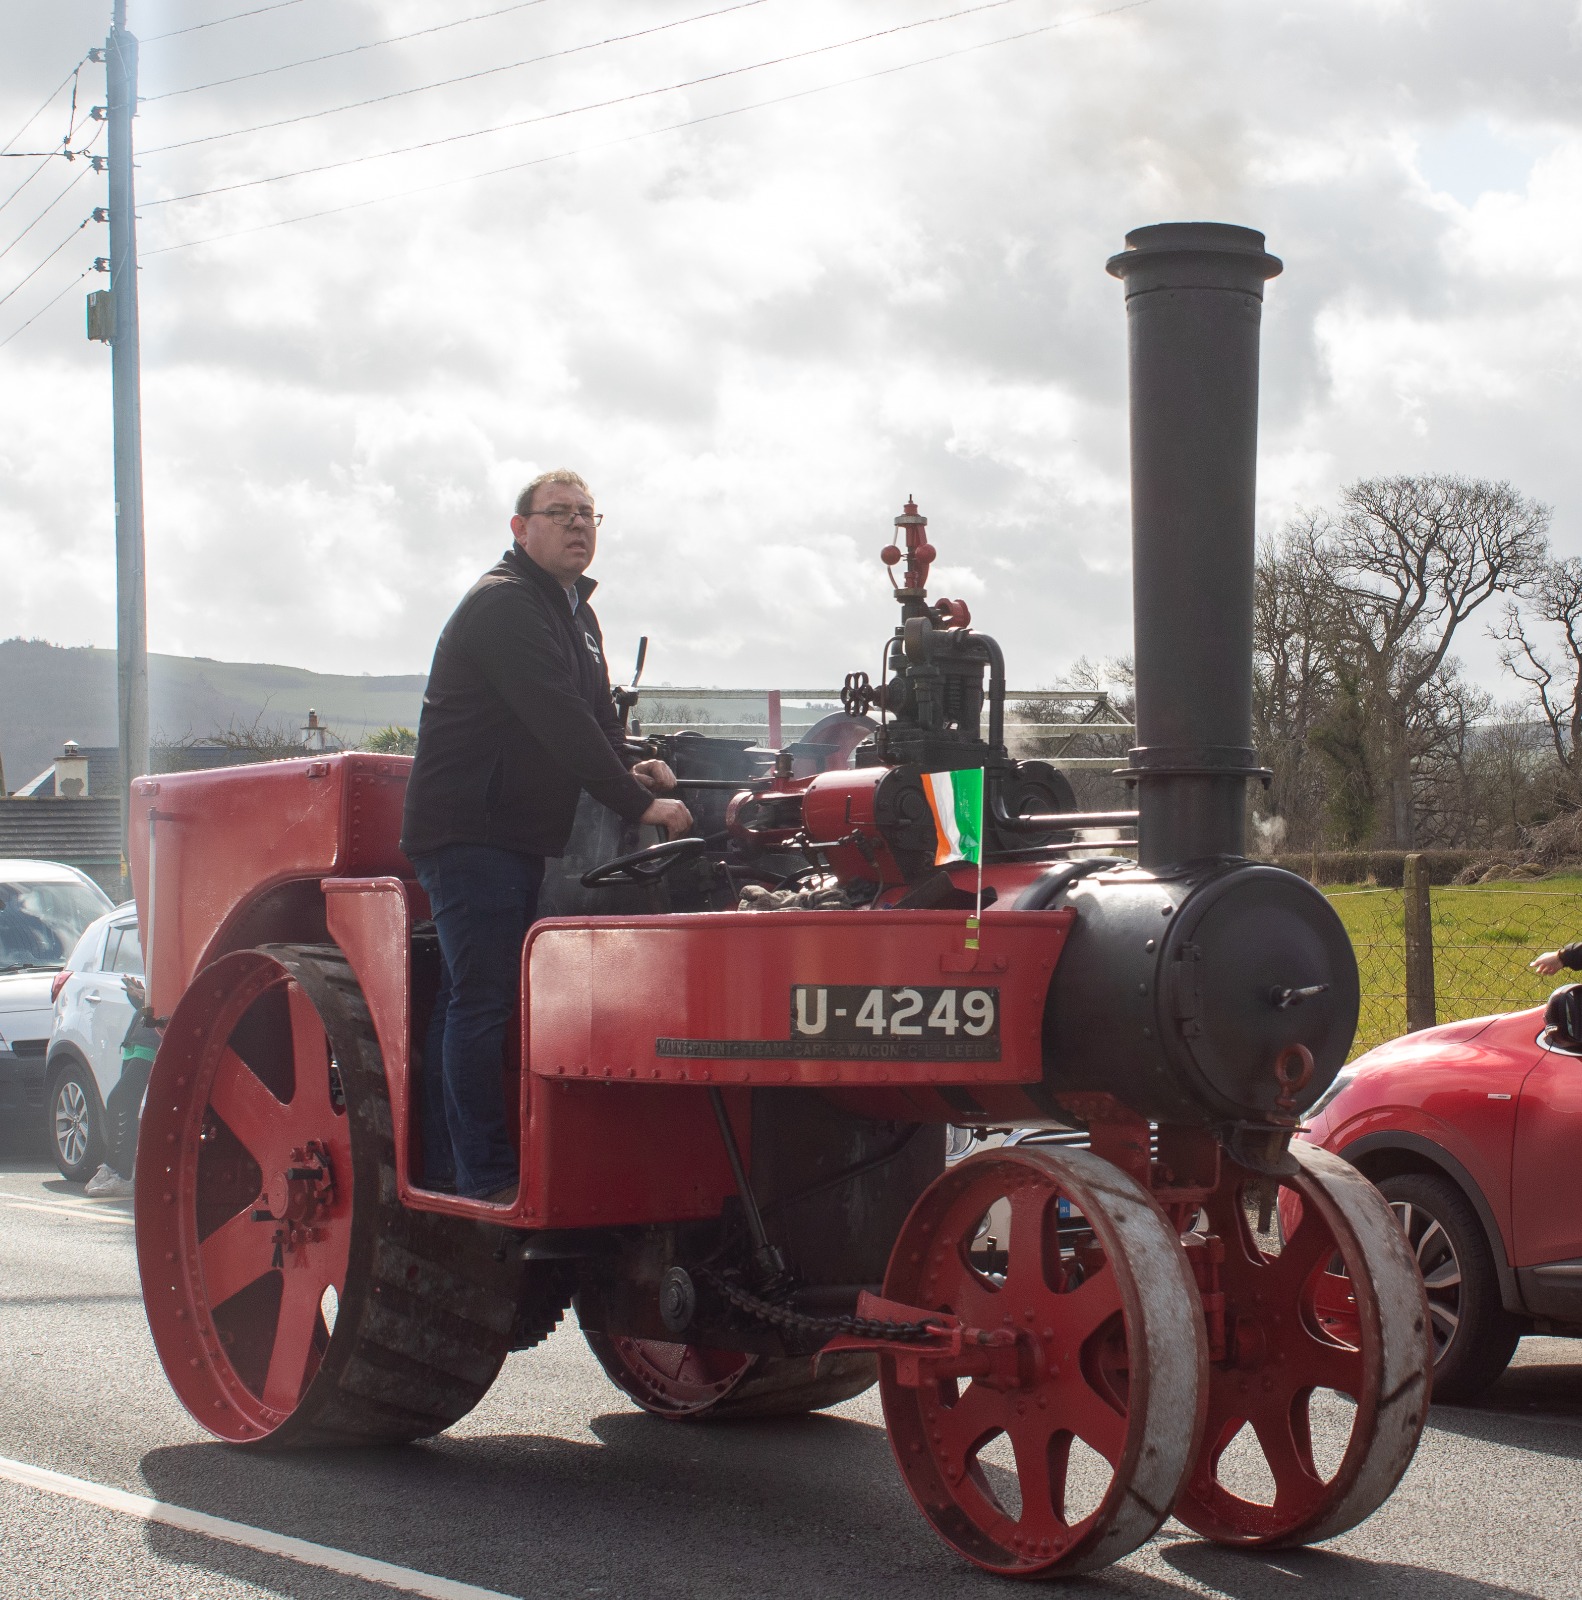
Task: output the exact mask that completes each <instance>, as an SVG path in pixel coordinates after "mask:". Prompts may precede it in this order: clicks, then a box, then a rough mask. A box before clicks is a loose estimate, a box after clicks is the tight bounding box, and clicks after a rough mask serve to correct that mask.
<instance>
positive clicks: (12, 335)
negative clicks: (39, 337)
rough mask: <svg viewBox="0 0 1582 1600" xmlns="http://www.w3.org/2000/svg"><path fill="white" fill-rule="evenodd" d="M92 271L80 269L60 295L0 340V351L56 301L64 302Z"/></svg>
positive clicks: (47, 302) (88, 268) (90, 268)
mask: <svg viewBox="0 0 1582 1600" xmlns="http://www.w3.org/2000/svg"><path fill="white" fill-rule="evenodd" d="M92 271H93V268H92V267H84V268H83V269H82V271H81V272H79V273H78V274H77V276H76V277H75V278H73V279H72V280H71V282H70V283H68V284H67V285H66V287H65V288H64V289H62V290H61V292H60V293H59V294H58V295H56V296H55V298H54V299H53V300H46V301H45V302H44V304H43V305H41V306H40V307H39V308H38V310H37V311H35V312H34V313H33V315H32V316H31V317H29V318H28V319H27V321H26V322H24V323H23V324H22V326H21V327H20V328H13V329H12V330H11V332H10V333H8V334H7V335H6V336H5V338H3V339H0V350H4V349H5V347H6V346H7V345H8V344H10V343H11V341H12V340H13V339H14V338H16V336H17V335H18V334H19V333H21V332H23V331H24V330H25V329H28V328H31V327H32V326H33V324H34V323H35V322H37V321H38V319H39V318H40V317H42V316H43V315H44V313H45V312H46V311H48V310H49V308H50V307H51V306H52V305H54V304H55V303H56V302H57V301H60V300H64V299H65V298H66V296H67V295H69V294H70V293H71V291H72V290H73V289H75V288H76V287H77V285H78V284H79V283H81V282H82V280H83V279H84V278H86V277H87V276H88V274H89V273H90V272H92Z"/></svg>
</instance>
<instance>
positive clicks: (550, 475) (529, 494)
mask: <svg viewBox="0 0 1582 1600" xmlns="http://www.w3.org/2000/svg"><path fill="white" fill-rule="evenodd" d="M546 483H569V484H571V485H572V487H573V488H577V489H581V490H582V492H583V493H584V494H585V495H587V496H588V498H589V499H590V500H591V499H592V498H593V490H591V489H590V488H589V487H588V486H587V484H586V483H585V482H584V481H583V478H582V475H581V474H580V473H577V472H573V471H572V470H571V469H570V468H569V467H556V468H555V469H554V470H553V471H552V472H541V473H539V475H538V476H537V477H536V478H534V479H533V481H532V482H531V483H530V484H528V486H527V487H526V488H525V489H523V490H522V492H521V493H520V494H519V495H518V496H517V497H516V514H517V516H519V517H525V516H529V515H530V514H531V513H532V510H533V491H534V490H535V489H537V488H539V487H540V486H541V485H543V484H546Z"/></svg>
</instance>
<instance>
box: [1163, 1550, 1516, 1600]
mask: <svg viewBox="0 0 1582 1600" xmlns="http://www.w3.org/2000/svg"><path fill="white" fill-rule="evenodd" d="M1159 1554H1160V1556H1161V1557H1162V1558H1163V1559H1164V1561H1165V1562H1166V1563H1167V1564H1168V1565H1170V1566H1171V1567H1173V1568H1174V1569H1175V1570H1176V1571H1177V1572H1179V1573H1180V1574H1181V1576H1182V1577H1184V1578H1189V1579H1190V1580H1191V1581H1192V1582H1193V1583H1194V1584H1201V1585H1202V1586H1203V1587H1205V1588H1207V1589H1209V1590H1211V1591H1212V1592H1213V1593H1214V1594H1217V1595H1224V1596H1226V1597H1227V1600H1372V1597H1375V1596H1377V1597H1378V1600H1400V1597H1401V1596H1402V1595H1410V1596H1412V1600H1533V1596H1532V1594H1531V1593H1530V1591H1528V1590H1526V1589H1507V1588H1506V1587H1504V1586H1503V1585H1502V1584H1495V1583H1484V1582H1482V1581H1481V1580H1480V1579H1477V1578H1460V1577H1456V1576H1455V1575H1454V1574H1451V1573H1445V1572H1430V1571H1428V1570H1427V1569H1426V1568H1423V1567H1415V1566H1407V1565H1404V1564H1403V1563H1400V1562H1395V1561H1368V1560H1364V1559H1362V1558H1360V1557H1357V1556H1346V1555H1340V1554H1339V1553H1338V1552H1336V1551H1334V1550H1273V1551H1268V1552H1260V1551H1256V1550H1227V1549H1224V1548H1222V1547H1221V1546H1219V1545H1213V1544H1205V1543H1200V1542H1196V1541H1193V1542H1185V1543H1181V1544H1167V1545H1164V1546H1162V1547H1161V1548H1160V1550H1159Z"/></svg>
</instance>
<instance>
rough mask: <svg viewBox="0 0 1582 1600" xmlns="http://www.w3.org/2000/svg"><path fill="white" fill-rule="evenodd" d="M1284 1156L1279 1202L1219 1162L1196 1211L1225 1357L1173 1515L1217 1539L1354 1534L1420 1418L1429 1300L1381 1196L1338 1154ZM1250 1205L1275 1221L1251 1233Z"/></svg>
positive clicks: (1268, 1540) (1259, 1541) (1392, 1477)
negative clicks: (1219, 1249) (1206, 1243)
mask: <svg viewBox="0 0 1582 1600" xmlns="http://www.w3.org/2000/svg"><path fill="white" fill-rule="evenodd" d="M1291 1153H1292V1155H1294V1156H1295V1157H1296V1159H1297V1162H1298V1163H1299V1167H1300V1170H1299V1171H1298V1172H1297V1173H1296V1174H1294V1175H1293V1176H1291V1177H1289V1178H1281V1179H1279V1180H1278V1181H1279V1184H1280V1192H1279V1195H1278V1197H1270V1196H1268V1195H1267V1193H1261V1192H1260V1187H1259V1180H1255V1179H1254V1178H1253V1175H1252V1174H1251V1173H1248V1172H1245V1171H1243V1170H1242V1169H1240V1168H1237V1167H1232V1166H1229V1165H1227V1167H1226V1169H1225V1178H1224V1180H1223V1181H1222V1182H1221V1184H1220V1187H1219V1189H1218V1190H1217V1191H1216V1192H1215V1194H1214V1195H1213V1197H1212V1198H1211V1199H1210V1200H1209V1202H1208V1204H1207V1205H1206V1206H1205V1207H1204V1210H1205V1212H1206V1214H1207V1219H1208V1231H1209V1233H1210V1235H1211V1236H1217V1238H1218V1239H1219V1241H1220V1242H1221V1244H1222V1245H1223V1250H1224V1261H1223V1263H1222V1265H1221V1267H1220V1286H1221V1288H1222V1290H1223V1292H1224V1307H1225V1359H1224V1360H1222V1361H1216V1362H1215V1363H1213V1365H1212V1366H1211V1367H1210V1369H1209V1402H1208V1412H1209V1414H1208V1426H1207V1428H1206V1429H1205V1431H1204V1435H1203V1448H1202V1451H1201V1453H1200V1454H1199V1456H1198V1459H1197V1461H1196V1462H1195V1463H1194V1465H1193V1469H1192V1476H1191V1478H1190V1480H1189V1481H1188V1484H1187V1489H1186V1492H1185V1493H1184V1494H1183V1495H1182V1497H1181V1499H1180V1500H1179V1501H1178V1502H1177V1503H1176V1508H1175V1514H1176V1516H1177V1517H1178V1518H1179V1519H1180V1520H1181V1521H1182V1522H1184V1523H1185V1524H1186V1525H1187V1526H1188V1527H1189V1528H1192V1529H1193V1530H1195V1531H1196V1532H1198V1533H1201V1534H1203V1535H1205V1536H1206V1537H1207V1538H1210V1539H1213V1540H1216V1541H1217V1542H1218V1543H1220V1544H1233V1545H1294V1544H1311V1543H1313V1542H1314V1541H1316V1540H1319V1539H1328V1538H1331V1537H1333V1536H1334V1535H1335V1534H1337V1533H1343V1532H1345V1530H1346V1529H1347V1528H1351V1527H1355V1526H1356V1525H1357V1523H1359V1522H1361V1521H1362V1520H1363V1518H1365V1517H1367V1516H1370V1515H1371V1514H1372V1513H1373V1512H1374V1511H1376V1510H1377V1509H1378V1508H1379V1506H1380V1505H1382V1504H1383V1503H1384V1501H1385V1500H1386V1499H1388V1498H1389V1496H1390V1493H1391V1492H1392V1491H1393V1490H1394V1488H1395V1486H1396V1484H1397V1483H1399V1482H1400V1480H1401V1474H1402V1473H1404V1472H1405V1471H1406V1468H1407V1466H1408V1465H1409V1464H1410V1462H1411V1459H1412V1455H1413V1453H1414V1452H1415V1451H1416V1449H1417V1441H1418V1438H1419V1436H1420V1435H1421V1433H1422V1431H1423V1423H1424V1421H1425V1420H1426V1418H1427V1414H1428V1389H1429V1373H1430V1370H1431V1368H1432V1365H1433V1349H1432V1345H1431V1344H1430V1342H1429V1335H1428V1306H1427V1303H1426V1301H1425V1300H1424V1296H1423V1285H1422V1281H1421V1279H1420V1278H1419V1277H1418V1274H1417V1270H1416V1267H1415V1265H1414V1263H1413V1260H1412V1256H1411V1252H1410V1251H1409V1250H1408V1248H1407V1245H1406V1241H1405V1239H1404V1238H1403V1237H1402V1234H1401V1229H1400V1227H1399V1225H1398V1224H1397V1222H1396V1220H1395V1218H1394V1216H1393V1215H1392V1214H1391V1211H1390V1207H1389V1203H1388V1202H1387V1201H1386V1200H1385V1199H1384V1197H1383V1196H1382V1195H1380V1193H1379V1191H1378V1190H1377V1189H1375V1188H1374V1187H1373V1185H1372V1184H1371V1183H1369V1182H1368V1180H1367V1179H1366V1178H1364V1177H1363V1176H1362V1174H1361V1173H1360V1172H1358V1171H1357V1170H1356V1169H1355V1168H1353V1167H1352V1166H1350V1165H1348V1164H1347V1163H1346V1162H1344V1161H1342V1160H1341V1159H1340V1157H1339V1156H1335V1155H1331V1154H1330V1153H1329V1152H1328V1151H1327V1150H1319V1149H1315V1148H1313V1147H1312V1146H1309V1145H1301V1144H1298V1145H1293V1146H1292V1149H1291ZM1271 1198H1275V1204H1274V1205H1273V1206H1272V1207H1271V1206H1270V1204H1269V1201H1270V1199H1271ZM1260 1212H1263V1213H1264V1215H1265V1216H1267V1217H1268V1218H1269V1220H1270V1222H1271V1224H1273V1223H1274V1221H1275V1219H1276V1218H1277V1219H1278V1224H1279V1226H1278V1227H1277V1228H1276V1227H1274V1226H1271V1227H1270V1230H1269V1232H1268V1233H1266V1234H1259V1233H1258V1232H1256V1230H1255V1228H1254V1219H1255V1218H1258V1216H1259V1213H1260ZM1189 1238H1190V1236H1189ZM1315 1396H1320V1397H1322V1398H1321V1399H1320V1402H1319V1406H1318V1407H1317V1408H1316V1409H1315V1406H1314V1398H1315ZM1336 1396H1343V1397H1345V1400H1349V1401H1350V1402H1352V1405H1351V1407H1350V1408H1349V1411H1350V1415H1349V1418H1348V1416H1347V1408H1346V1407H1345V1405H1344V1401H1337V1400H1336ZM1348 1422H1349V1432H1347V1431H1345V1430H1346V1428H1347V1426H1348ZM1238 1436H1240V1437H1241V1440H1242V1441H1243V1442H1242V1443H1241V1444H1239V1445H1238V1443H1237V1441H1238Z"/></svg>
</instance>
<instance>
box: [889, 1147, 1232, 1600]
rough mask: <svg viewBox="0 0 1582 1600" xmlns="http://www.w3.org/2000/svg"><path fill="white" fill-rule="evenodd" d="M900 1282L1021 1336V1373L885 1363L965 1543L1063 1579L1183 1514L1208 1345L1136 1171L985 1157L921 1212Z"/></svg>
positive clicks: (927, 1496) (924, 1488) (1002, 1568)
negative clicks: (971, 1373) (1180, 1506)
mask: <svg viewBox="0 0 1582 1600" xmlns="http://www.w3.org/2000/svg"><path fill="white" fill-rule="evenodd" d="M885 1295H886V1297H887V1298H888V1299H890V1300H894V1301H900V1302H902V1303H904V1304H907V1305H912V1306H922V1307H927V1308H929V1309H931V1310H938V1311H946V1312H952V1313H954V1314H955V1315H957V1316H959V1317H961V1318H962V1319H963V1320H964V1321H965V1322H966V1323H967V1325H968V1326H969V1327H972V1328H977V1329H986V1330H1001V1329H1006V1328H1009V1329H1012V1330H1014V1331H1015V1332H1016V1334H1017V1335H1018V1340H1017V1343H1018V1351H1019V1359H1018V1362H1017V1368H1018V1373H1019V1377H1018V1379H1017V1380H1016V1381H1014V1382H1007V1381H1006V1380H1005V1379H1004V1378H1001V1379H999V1380H985V1379H983V1378H976V1377H975V1378H972V1379H971V1380H970V1381H967V1382H965V1383H963V1382H962V1381H961V1380H960V1379H957V1378H947V1379H944V1380H940V1379H938V1378H937V1377H935V1378H926V1377H925V1380H924V1382H923V1383H922V1384H921V1385H920V1386H919V1387H910V1386H907V1385H904V1384H902V1383H901V1381H900V1369H899V1367H898V1364H897V1362H896V1360H895V1358H894V1357H890V1356H881V1357H880V1377H879V1387H880V1393H881V1395H882V1397H883V1400H884V1414H885V1420H886V1422H887V1423H888V1425H889V1430H890V1443H891V1446H892V1448H893V1449H894V1451H895V1458H896V1461H897V1463H898V1465H899V1466H900V1469H901V1475H902V1477H903V1478H904V1479H905V1480H906V1485H907V1488H908V1489H909V1490H910V1491H911V1494H912V1497H913V1499H914V1500H916V1502H917V1504H918V1506H919V1508H920V1509H921V1510H922V1512H923V1515H924V1516H925V1517H927V1519H928V1520H929V1522H930V1523H931V1524H932V1525H933V1527H934V1529H935V1531H936V1532H937V1533H938V1534H939V1535H940V1536H941V1538H943V1539H944V1540H945V1542H946V1543H947V1544H949V1545H951V1546H952V1547H953V1548H955V1549H956V1550H958V1551H959V1552H960V1553H961V1554H962V1555H964V1556H966V1557H967V1558H968V1559H969V1560H971V1561H974V1562H976V1563H977V1564H978V1565H979V1566H980V1567H984V1568H986V1569H987V1570H989V1571H991V1572H997V1573H1003V1574H1007V1575H1009V1576H1013V1577H1023V1578H1046V1577H1056V1576H1059V1575H1062V1574H1067V1573H1074V1572H1084V1571H1090V1570H1092V1569H1093V1568H1095V1567H1101V1566H1105V1565H1108V1564H1109V1563H1110V1562H1112V1561H1117V1560H1119V1559H1120V1558H1121V1557H1122V1556H1124V1555H1126V1554H1127V1553H1128V1552H1129V1551H1131V1550H1134V1549H1136V1547H1137V1546H1138V1545H1140V1544H1141V1543H1143V1541H1144V1540H1146V1539H1147V1538H1148V1537H1149V1536H1150V1535H1151V1534H1152V1533H1153V1532H1154V1531H1155V1530H1156V1529H1157V1528H1158V1527H1159V1525H1160V1524H1161V1523H1162V1522H1163V1521H1164V1519H1165V1517H1166V1516H1167V1515H1168V1514H1169V1510H1170V1505H1171V1502H1172V1501H1173V1500H1174V1498H1175V1496H1176V1493H1177V1491H1178V1490H1179V1488H1180V1486H1181V1483H1182V1481H1183V1480H1184V1479H1185V1476H1186V1473H1187V1470H1188V1468H1189V1467H1190V1466H1191V1463H1192V1459H1193V1455H1194V1453H1195V1451H1196V1448H1197V1443H1198V1435H1199V1429H1200V1427H1201V1422H1202V1403H1201V1402H1202V1394H1203V1388H1204V1383H1205V1368H1206V1363H1207V1349H1206V1345H1205V1341H1204V1334H1203V1326H1202V1319H1201V1316H1200V1314H1199V1310H1198V1302H1197V1292H1196V1288H1195V1286H1194V1284H1193V1280H1192V1276H1191V1272H1190V1270H1189V1268H1188V1266H1187V1263H1186V1257H1185V1255H1184V1253H1183V1251H1182V1250H1181V1247H1180V1244H1179V1242H1178V1240H1177V1238H1176V1235H1175V1232H1174V1230H1173V1229H1172V1228H1171V1226H1170V1224H1169V1223H1168V1222H1167V1220H1166V1219H1165V1216H1164V1214H1163V1213H1162V1212H1161V1211H1160V1210H1159V1208H1158V1206H1157V1205H1156V1204H1155V1203H1154V1201H1153V1199H1152V1198H1151V1197H1150V1196H1149V1195H1148V1194H1146V1193H1145V1192H1144V1191H1143V1190H1142V1189H1141V1188H1140V1187H1139V1186H1138V1185H1137V1184H1136V1183H1134V1182H1133V1181H1132V1180H1131V1179H1130V1178H1128V1177H1127V1176H1126V1175H1125V1174H1124V1173H1122V1172H1120V1171H1119V1170H1118V1169H1116V1168H1115V1167H1112V1166H1111V1165H1110V1164H1109V1163H1108V1162H1106V1161H1102V1160H1100V1159H1099V1158H1098V1157H1097V1156H1094V1155H1092V1154H1091V1153H1089V1152H1087V1151H1084V1150H1060V1151H1054V1150H1047V1149H1036V1148H1034V1149H1029V1148H1025V1147H1024V1148H1021V1149H1013V1150H1006V1151H993V1152H986V1153H984V1154H982V1155H978V1156H972V1157H969V1158H968V1159H967V1160H965V1161H963V1162H961V1163H960V1164H959V1165H958V1166H956V1167H954V1168H952V1169H951V1170H950V1171H949V1172H947V1173H946V1174H945V1175H944V1176H943V1177H941V1178H939V1179H937V1180H936V1181H935V1182H934V1183H933V1184H932V1185H931V1186H930V1187H929V1188H928V1189H927V1190H925V1191H924V1193H923V1195H922V1197H921V1198H920V1199H919V1201H918V1202H917V1205H916V1206H915V1207H914V1208H913V1211H912V1214H911V1215H910V1216H909V1217H908V1218H907V1221H906V1224H905V1226H904V1227H903V1228H902V1230H901V1234H900V1237H899V1238H898V1239H897V1241H896V1245H895V1249H894V1250H893V1251H892V1253H891V1256H890V1267H889V1271H888V1273H887V1275H886V1278H885Z"/></svg>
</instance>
